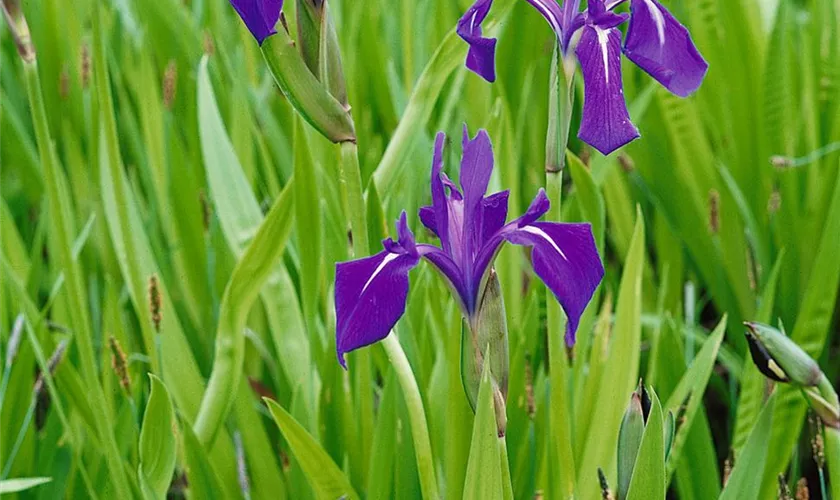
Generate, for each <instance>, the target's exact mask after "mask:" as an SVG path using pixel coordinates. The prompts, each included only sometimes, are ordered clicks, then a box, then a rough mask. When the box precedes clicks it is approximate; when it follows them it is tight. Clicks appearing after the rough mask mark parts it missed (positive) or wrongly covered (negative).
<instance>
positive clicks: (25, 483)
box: [0, 477, 52, 493]
mask: <svg viewBox="0 0 840 500" xmlns="http://www.w3.org/2000/svg"><path fill="white" fill-rule="evenodd" d="M50 481H52V478H51V477H20V478H15V479H4V480H2V481H0V493H18V492H20V491H26V490H28V489H31V488H34V487H36V486H39V485H42V484H44V483H49V482H50Z"/></svg>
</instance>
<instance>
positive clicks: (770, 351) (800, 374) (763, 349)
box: [744, 322, 822, 387]
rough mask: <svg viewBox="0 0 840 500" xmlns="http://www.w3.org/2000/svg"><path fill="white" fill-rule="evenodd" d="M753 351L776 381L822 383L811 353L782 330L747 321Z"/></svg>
mask: <svg viewBox="0 0 840 500" xmlns="http://www.w3.org/2000/svg"><path fill="white" fill-rule="evenodd" d="M744 325H745V326H746V327H747V331H746V336H747V343H748V344H749V347H750V354H751V355H752V358H753V361H754V362H755V364H756V366H757V367H758V369H759V371H761V373H763V374H764V375H765V376H767V377H768V378H770V379H772V380H775V381H776V382H790V383H793V384H796V385H801V386H804V387H812V386H815V385H817V384H818V383H819V381H820V377H821V376H822V371H821V370H820V367H819V366H818V365H817V363H816V362H815V361H814V360H813V359H811V357H810V356H808V354H807V353H806V352H805V351H803V350H802V348H801V347H799V346H798V345H796V343H795V342H794V341H792V340H791V339H789V338H788V337H787V336H786V335H785V334H783V333H782V332H780V331H779V330H777V329H775V328H773V327H771V326H767V325H763V324H761V323H749V322H747V323H744Z"/></svg>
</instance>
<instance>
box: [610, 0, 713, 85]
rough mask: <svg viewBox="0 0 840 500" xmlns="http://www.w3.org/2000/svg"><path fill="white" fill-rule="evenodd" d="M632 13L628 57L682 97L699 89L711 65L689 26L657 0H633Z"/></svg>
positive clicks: (625, 48) (626, 47) (627, 48)
mask: <svg viewBox="0 0 840 500" xmlns="http://www.w3.org/2000/svg"><path fill="white" fill-rule="evenodd" d="M630 12H631V16H630V25H629V26H628V28H627V38H626V40H625V42H624V53H625V54H626V55H627V58H628V59H630V60H631V61H633V62H634V63H636V64H637V65H638V66H639V67H640V68H642V69H643V70H645V71H646V72H647V73H648V74H650V76H652V77H653V78H655V79H656V80H657V81H658V82H659V83H661V84H662V85H663V86H664V87H665V88H666V89H668V90H669V91H671V92H672V93H674V94H676V95H678V96H680V97H686V96H688V95H689V94H691V93H693V92H694V91H695V90H697V88H698V87H700V84H701V83H702V82H703V78H704V77H705V76H706V70H708V68H709V65H708V64H707V63H706V61H705V59H703V56H701V55H700V52H698V51H697V47H696V46H695V45H694V42H693V41H692V40H691V35H690V34H689V33H688V30H687V29H686V28H685V26H683V25H682V24H680V22H679V21H677V20H676V19H675V18H674V16H673V15H671V13H670V12H668V10H667V9H665V7H663V6H662V5H661V4H660V3H659V2H657V1H656V0H632V1H631V2H630Z"/></svg>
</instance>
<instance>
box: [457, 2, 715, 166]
mask: <svg viewBox="0 0 840 500" xmlns="http://www.w3.org/2000/svg"><path fill="white" fill-rule="evenodd" d="M625 1H626V0H609V1H608V0H589V2H588V5H587V8H586V10H585V11H579V7H580V0H565V1H564V2H563V5H562V6H560V5H559V4H558V3H557V0H528V3H530V4H531V5H532V6H534V8H535V9H536V10H537V11H538V12H539V13H540V14H541V15H542V16H543V17H544V18H545V20H546V21H547V22H548V24H549V25H550V26H551V29H552V30H553V31H554V32H555V34H556V35H557V40H558V42H559V44H560V49H561V51H562V53H563V54H564V57H565V56H566V55H567V53H568V52H569V49H570V44H571V43H572V35H573V34H574V33H575V32H576V31H579V30H581V29H582V30H583V32H582V34H581V36H580V42H579V44H578V46H577V50H576V51H575V53H576V55H577V57H578V61H580V66H581V70H582V72H583V86H584V104H583V117H582V118H581V126H580V130H579V132H578V137H579V138H580V139H581V140H582V141H584V142H586V143H587V144H589V145H590V146H592V147H594V148H595V149H597V150H598V151H600V152H601V153H603V154H605V155H606V154H610V153H612V152H613V151H615V150H616V149H618V148H620V147H621V146H623V145H625V144H627V143H628V142H630V141H632V140H633V139H636V138H637V137H639V132H638V130H637V129H636V127H635V125H633V124H632V123H631V121H630V116H629V114H628V113H627V105H626V103H625V99H624V91H623V85H622V81H621V52H622V51H623V52H624V54H625V55H626V56H627V58H628V59H630V60H631V61H633V62H634V63H636V65H637V66H639V67H640V68H642V69H643V70H644V71H646V72H647V73H648V74H649V75H651V76H652V77H653V78H655V79H656V80H657V81H658V82H659V83H661V84H662V86H664V87H665V88H666V89H668V90H669V91H671V92H672V93H674V94H676V95H678V96H680V97H687V96H688V95H690V94H692V93H693V92H694V91H695V90H697V89H698V88H699V87H700V84H701V83H702V82H703V78H704V77H705V76H706V71H707V70H708V64H707V63H706V61H705V60H704V59H703V56H701V55H700V52H698V50H697V47H695V46H694V42H693V41H692V40H691V35H690V34H689V33H688V30H687V29H686V28H685V26H683V25H682V24H680V23H679V21H677V20H676V18H674V16H673V15H671V13H670V12H668V10H667V9H665V7H663V6H662V5H661V4H660V3H659V2H657V1H656V0H630V15H629V16H628V15H627V14H619V13H616V12H615V11H614V10H615V8H616V7H618V6H619V5H621V4H622V3H624V2H625ZM491 3H492V0H478V1H477V2H476V3H475V5H473V7H471V8H470V9H469V10H467V12H466V14H464V16H463V17H462V18H461V20H460V21H459V22H458V28H457V31H458V34H459V35H460V36H461V38H463V39H464V41H466V42H467V43H468V44H469V45H470V51H469V55H468V56H467V68H469V69H470V70H472V71H474V72H475V73H477V74H478V75H480V76H482V77H483V78H484V79H485V80H487V81H489V82H492V81H494V80H495V78H496V69H495V60H494V59H495V51H494V49H495V39H493V38H485V37H481V38H480V40H479V39H477V38H476V37H475V33H479V34H480V33H481V22H482V21H483V20H484V18H485V17H486V16H487V13H488V11H489V10H490V4H491ZM476 13H480V15H476ZM628 19H629V21H630V22H629V26H628V28H627V36H626V37H625V39H624V47H623V48H622V46H621V31H619V30H618V26H619V25H620V24H622V23H624V22H626V21H627V20H628ZM491 42H493V43H491ZM491 76H492V77H491Z"/></svg>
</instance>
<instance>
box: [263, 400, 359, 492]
mask: <svg viewBox="0 0 840 500" xmlns="http://www.w3.org/2000/svg"><path fill="white" fill-rule="evenodd" d="M264 401H265V403H266V404H267V405H268V410H269V412H271V416H272V417H273V418H274V422H275V423H276V424H277V427H279V428H280V432H281V433H283V437H284V438H285V439H286V441H287V442H288V443H289V447H290V448H291V449H292V453H293V454H294V456H295V459H296V460H297V461H298V464H299V465H300V467H301V469H302V470H303V473H304V474H306V477H308V478H309V483H310V485H311V486H312V489H313V490H315V493H316V495H317V496H318V498H342V497H344V498H350V499H358V498H359V495H358V493H356V491H355V490H354V489H353V486H351V485H350V480H348V479H347V476H345V475H344V473H343V472H341V469H339V468H338V466H337V465H336V464H335V462H333V460H332V458H330V456H329V454H327V452H326V451H324V449H323V448H322V447H321V445H319V444H318V443H317V442H316V441H315V439H313V438H312V436H311V435H309V433H308V432H306V429H304V428H303V426H301V425H300V424H299V423H297V421H296V420H295V419H294V418H292V416H291V415H289V413H288V412H287V411H286V410H284V409H283V407H282V406H280V405H278V404H277V403H275V402H274V401H271V400H270V399H265V400H264Z"/></svg>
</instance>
